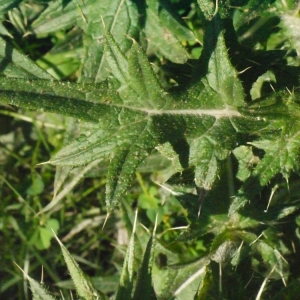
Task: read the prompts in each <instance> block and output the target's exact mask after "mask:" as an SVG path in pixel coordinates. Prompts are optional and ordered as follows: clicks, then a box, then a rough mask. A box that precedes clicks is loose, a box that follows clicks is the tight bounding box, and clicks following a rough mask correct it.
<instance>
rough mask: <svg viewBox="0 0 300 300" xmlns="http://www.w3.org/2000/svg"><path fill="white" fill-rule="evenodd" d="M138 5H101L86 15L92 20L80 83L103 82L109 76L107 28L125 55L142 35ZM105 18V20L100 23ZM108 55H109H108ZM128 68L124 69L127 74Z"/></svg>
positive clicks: (126, 2)
mask: <svg viewBox="0 0 300 300" xmlns="http://www.w3.org/2000/svg"><path fill="white" fill-rule="evenodd" d="M139 14H141V12H139V4H138V3H135V2H134V1H129V0H117V1H111V0H105V1H101V2H100V3H99V1H98V2H97V3H96V5H94V6H93V8H92V9H91V10H89V11H88V12H87V18H88V20H89V22H88V25H87V28H84V30H85V33H86V34H85V39H84V45H85V56H84V58H83V68H82V70H81V76H80V81H81V82H100V81H103V80H104V79H105V78H106V77H107V76H108V75H109V65H108V64H107V60H106V57H105V55H104V47H103V46H104V43H103V36H107V34H106V33H105V31H106V29H105V28H104V27H103V26H101V25H100V24H101V22H102V20H103V22H104V24H105V27H106V28H107V30H108V31H109V32H111V33H112V34H113V36H114V39H115V40H116V41H117V44H118V45H119V47H120V48H121V49H122V51H123V52H125V53H126V52H127V51H128V50H129V49H130V46H131V44H132V40H131V38H137V36H138V33H139ZM100 18H102V20H101V19H100ZM106 54H108V51H106ZM126 69H127V68H124V70H126Z"/></svg>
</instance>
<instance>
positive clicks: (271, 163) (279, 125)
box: [229, 92, 300, 214]
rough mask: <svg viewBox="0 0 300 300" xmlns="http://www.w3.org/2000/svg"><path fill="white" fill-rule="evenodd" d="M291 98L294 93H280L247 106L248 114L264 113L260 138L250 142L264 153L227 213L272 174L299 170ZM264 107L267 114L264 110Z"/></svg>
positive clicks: (296, 115) (298, 143)
mask: <svg viewBox="0 0 300 300" xmlns="http://www.w3.org/2000/svg"><path fill="white" fill-rule="evenodd" d="M279 95H280V96H281V97H280V98H279ZM295 97H296V96H295V94H289V93H288V92H286V93H284V92H282V93H280V94H277V95H276V96H275V97H274V96H270V97H267V98H266V99H263V100H261V101H259V102H257V103H256V104H255V106H254V107H253V108H249V109H250V111H251V113H252V116H255V115H256V116H257V117H259V116H261V115H262V114H264V118H265V120H266V124H268V125H267V126H265V128H264V130H262V131H261V135H263V138H261V139H260V140H259V141H254V142H251V143H250V144H251V145H253V146H256V147H257V148H260V149H263V150H264V151H265V155H264V157H263V158H262V159H261V161H260V162H259V163H258V164H257V166H256V167H255V169H254V170H253V172H252V174H251V176H250V177H249V178H248V179H247V180H246V182H245V184H244V185H243V186H242V188H241V189H240V190H239V191H238V193H237V195H236V197H235V199H234V201H233V202H232V204H231V206H230V210H229V214H232V213H233V212H235V211H237V210H238V209H240V208H242V207H243V206H244V205H245V204H246V203H247V202H248V201H249V200H250V199H252V198H253V196H254V195H256V194H257V193H258V192H259V191H260V189H261V187H262V186H265V185H266V184H268V182H269V181H270V180H271V179H272V178H273V177H274V176H275V175H276V174H278V173H281V174H282V175H283V176H284V177H285V178H286V180H287V179H288V177H289V175H290V173H291V172H297V171H298V170H299V159H298V151H299V146H300V134H299V132H300V123H299V121H298V118H299V113H300V107H299V105H298V104H297V103H296V101H295ZM267 107H268V109H269V113H266V111H267ZM280 117H281V118H280Z"/></svg>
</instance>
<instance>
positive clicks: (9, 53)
mask: <svg viewBox="0 0 300 300" xmlns="http://www.w3.org/2000/svg"><path fill="white" fill-rule="evenodd" d="M0 58H1V63H0V74H2V75H3V74H4V75H6V76H8V77H19V78H41V79H48V80H49V79H50V80H51V79H52V77H51V76H50V75H49V74H48V73H46V72H45V71H44V70H43V69H41V68H39V67H38V66H37V65H36V64H35V63H34V62H33V61H31V60H30V59H29V58H28V57H27V56H26V55H24V54H22V53H20V52H19V51H18V50H16V49H14V48H13V47H12V46H11V44H9V43H7V42H6V41H5V40H4V39H2V38H0Z"/></svg>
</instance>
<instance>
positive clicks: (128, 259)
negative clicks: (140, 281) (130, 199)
mask: <svg viewBox="0 0 300 300" xmlns="http://www.w3.org/2000/svg"><path fill="white" fill-rule="evenodd" d="M136 222H137V212H136V215H135V220H134V226H133V230H132V234H131V237H130V241H129V244H128V248H127V251H126V256H125V259H124V263H123V269H122V274H121V278H120V284H119V288H118V292H117V296H116V300H121V299H130V298H131V295H132V291H133V279H134V259H135V256H136V253H135V228H136Z"/></svg>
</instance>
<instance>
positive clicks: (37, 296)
mask: <svg viewBox="0 0 300 300" xmlns="http://www.w3.org/2000/svg"><path fill="white" fill-rule="evenodd" d="M17 267H18V268H19V269H20V270H21V271H22V272H23V274H24V276H25V277H26V279H27V280H28V281H29V284H30V289H31V292H32V299H33V300H55V298H54V297H53V296H52V295H51V294H50V293H49V292H48V291H47V290H46V288H45V286H43V285H42V284H41V283H38V282H37V281H36V280H34V279H32V278H31V277H30V276H28V275H27V274H26V273H25V272H24V271H23V270H22V269H21V268H20V267H19V266H18V265H17Z"/></svg>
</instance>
